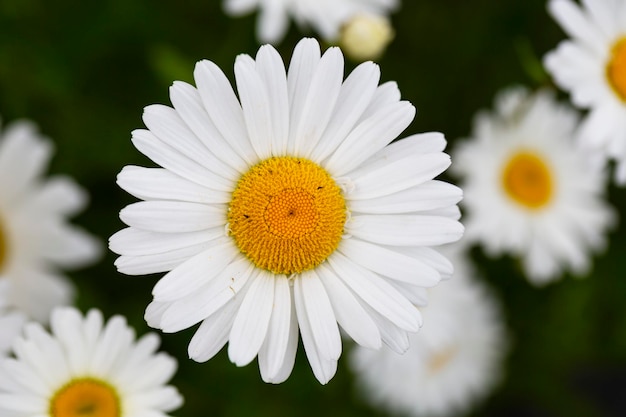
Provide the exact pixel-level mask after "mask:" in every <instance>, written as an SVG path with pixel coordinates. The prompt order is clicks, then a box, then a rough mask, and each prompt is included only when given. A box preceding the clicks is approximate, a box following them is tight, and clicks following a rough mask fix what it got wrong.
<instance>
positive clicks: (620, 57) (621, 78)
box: [606, 36, 626, 102]
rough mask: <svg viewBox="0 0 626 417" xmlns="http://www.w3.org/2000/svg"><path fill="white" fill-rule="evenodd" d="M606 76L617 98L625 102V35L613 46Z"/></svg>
mask: <svg viewBox="0 0 626 417" xmlns="http://www.w3.org/2000/svg"><path fill="white" fill-rule="evenodd" d="M606 77H607V78H608V80H609V84H610V85H611V87H612V88H613V90H614V91H615V92H616V93H617V95H618V96H619V98H620V99H622V101H625V102H626V36H624V37H622V38H621V39H619V40H618V41H617V42H616V43H615V45H614V46H613V49H612V53H611V59H610V61H609V63H608V65H607V66H606Z"/></svg>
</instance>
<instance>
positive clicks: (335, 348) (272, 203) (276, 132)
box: [110, 39, 463, 383]
mask: <svg viewBox="0 0 626 417" xmlns="http://www.w3.org/2000/svg"><path fill="white" fill-rule="evenodd" d="M379 77H380V70H379V68H378V66H377V65H375V64H373V63H371V62H368V63H364V64H362V65H360V66H358V67H357V68H356V69H355V70H354V71H353V72H352V73H351V74H350V75H349V76H348V77H347V78H346V80H345V81H344V80H343V57H342V54H341V52H340V50H339V49H338V48H330V49H329V50H328V51H326V53H324V55H323V56H322V55H321V54H320V49H319V45H318V43H317V41H315V40H312V39H304V40H302V41H301V42H300V43H299V44H298V45H297V47H296V48H295V51H294V53H293V57H292V59H291V63H290V65H289V69H288V71H286V70H285V68H284V66H283V63H282V60H281V59H280V56H279V55H278V53H277V52H276V51H275V50H274V49H273V48H272V47H271V46H263V47H261V48H260V49H259V52H258V54H257V56H256V60H254V59H252V58H251V57H250V56H247V55H240V56H239V57H238V58H237V60H236V62H235V78H236V81H237V89H238V93H239V97H240V99H237V97H236V96H235V93H234V91H233V90H232V88H231V86H230V83H229V82H228V80H227V78H226V76H225V75H224V74H223V73H222V71H221V70H220V69H219V68H218V67H217V66H216V65H215V64H213V63H212V62H210V61H201V62H199V63H198V64H197V65H196V69H195V72H194V78H195V81H196V84H197V88H194V87H193V86H191V85H189V84H186V83H181V82H176V83H174V85H173V86H172V88H171V90H170V98H171V100H172V103H173V106H174V108H170V107H166V106H160V105H154V106H149V107H147V108H146V109H145V112H144V116H143V119H144V122H145V124H146V126H147V127H148V130H136V131H134V132H133V144H134V145H135V146H136V147H137V149H139V150H140V151H141V152H142V153H144V154H145V155H146V156H148V157H149V158H150V159H152V160H153V161H155V162H156V163H157V164H159V165H161V166H162V167H163V168H141V167H136V166H128V167H125V168H124V169H123V170H122V172H121V173H120V174H119V176H118V184H119V185H120V186H121V187H122V188H124V189H125V190H126V191H128V192H130V193H131V194H133V195H134V196H136V197H138V198H141V199H143V200H146V201H143V202H138V203H134V204H131V205H129V206H128V207H126V208H124V209H123V210H122V211H121V213H120V218H121V219H122V221H123V222H124V223H126V224H127V225H128V226H130V227H128V228H126V229H124V230H122V231H120V232H118V233H117V234H115V235H114V236H112V237H111V239H110V248H111V249H112V250H113V251H114V252H116V253H118V254H120V255H122V256H120V257H119V258H118V260H117V261H116V265H117V267H118V269H119V271H121V272H123V273H126V274H133V275H134V274H148V273H155V272H165V271H170V272H169V273H167V274H166V275H165V276H164V277H163V278H161V279H160V280H159V282H158V283H157V284H156V286H155V287H154V289H153V292H152V294H153V296H154V300H153V302H152V303H151V304H150V305H149V306H148V308H147V310H146V315H145V317H146V320H147V321H148V323H149V324H150V326H153V327H156V328H160V329H162V330H163V331H165V332H177V331H180V330H183V329H186V328H188V327H191V326H193V325H195V324H196V323H199V322H202V324H201V325H200V327H199V328H198V330H197V331H196V333H195V335H194V337H193V339H192V340H191V343H190V345H189V356H190V357H191V358H193V359H195V360H197V361H206V360H208V359H210V358H211V357H212V356H214V355H215V354H216V353H217V352H218V351H219V350H220V349H221V348H222V347H223V346H224V345H225V344H226V342H228V355H229V357H230V360H231V361H232V362H233V363H235V364H236V365H238V366H243V365H246V364H248V363H250V362H251V361H252V360H254V358H255V357H256V356H257V355H258V358H259V367H260V371H261V376H262V377H263V379H264V380H265V381H267V382H274V383H278V382H282V381H284V380H285V379H286V378H287V377H288V376H289V374H290V373H291V370H292V367H293V364H294V360H295V354H296V349H297V345H298V343H297V342H298V333H300V334H301V336H302V341H303V344H304V348H305V351H306V354H307V357H308V359H309V363H310V364H311V367H312V369H313V372H314V374H315V376H316V377H317V379H318V380H319V381H320V382H322V383H326V382H328V381H329V380H330V379H331V378H332V376H333V375H334V374H335V371H336V367H337V360H338V358H339V356H340V355H341V350H342V344H341V339H340V335H339V326H341V327H342V328H343V329H344V330H345V332H346V333H347V334H348V335H349V336H350V337H351V338H353V339H354V340H355V341H356V342H357V343H359V344H362V345H365V346H368V347H372V348H378V347H380V345H381V342H384V343H386V344H388V345H390V346H391V347H392V348H393V349H394V350H396V351H403V350H405V349H406V348H408V333H407V332H415V331H417V330H418V329H419V327H420V325H421V316H420V314H419V311H418V310H417V309H416V308H415V307H414V306H413V304H412V303H411V301H412V300H422V299H423V298H422V297H423V291H424V288H426V287H431V286H433V285H436V284H437V283H438V282H439V280H440V279H441V276H442V275H443V276H446V275H449V274H451V272H452V265H451V264H450V263H449V262H448V261H447V260H446V259H445V258H444V257H443V256H441V255H440V254H439V253H438V252H436V251H435V250H433V249H431V246H433V245H439V244H443V243H447V242H452V241H456V240H458V239H459V238H460V236H461V234H462V231H463V227H462V226H461V224H460V223H459V222H458V217H459V211H458V208H457V206H456V203H457V202H458V201H459V200H460V199H461V191H460V189H458V188H457V187H455V186H453V185H451V184H448V183H444V182H441V181H436V180H433V177H435V176H437V175H438V174H440V173H441V172H443V171H444V170H445V169H446V168H447V167H448V166H449V164H450V159H449V157H448V156H447V155H446V154H444V153H443V152H442V151H443V149H444V147H445V144H446V142H445V139H444V137H443V135H441V134H439V133H426V134H420V135H414V136H410V137H408V138H405V139H403V140H401V141H398V142H396V143H394V144H391V145H389V146H387V145H388V144H389V143H390V142H391V141H393V140H394V139H395V138H396V137H397V136H398V135H399V134H400V133H401V132H402V131H404V129H405V128H406V127H407V126H408V125H409V123H410V122H411V121H412V120H413V117H414V114H415V109H414V108H413V106H412V105H411V104H410V103H408V102H406V101H401V100H400V93H399V91H398V89H397V87H396V85H395V83H393V82H389V83H385V84H382V85H380V86H379V85H378V81H379Z"/></svg>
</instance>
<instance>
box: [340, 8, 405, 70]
mask: <svg viewBox="0 0 626 417" xmlns="http://www.w3.org/2000/svg"><path fill="white" fill-rule="evenodd" d="M393 37H394V32H393V28H392V27H391V22H390V21H389V19H388V18H386V17H384V16H380V15H371V14H358V15H355V16H354V17H352V18H351V19H350V20H348V21H347V22H346V23H345V24H344V25H343V26H342V27H341V33H340V37H339V44H340V45H341V48H342V49H343V51H344V52H345V53H346V55H348V57H350V58H352V59H353V60H355V61H367V60H374V59H377V58H379V57H380V56H381V55H382V54H383V52H384V51H385V48H386V47H387V45H388V44H389V42H391V40H392V39H393Z"/></svg>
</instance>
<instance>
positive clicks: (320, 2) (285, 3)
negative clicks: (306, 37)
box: [224, 0, 399, 43]
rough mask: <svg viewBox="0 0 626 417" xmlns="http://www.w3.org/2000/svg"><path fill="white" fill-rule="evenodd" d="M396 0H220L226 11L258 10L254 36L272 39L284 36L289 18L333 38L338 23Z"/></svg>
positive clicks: (388, 7) (379, 11)
mask: <svg viewBox="0 0 626 417" xmlns="http://www.w3.org/2000/svg"><path fill="white" fill-rule="evenodd" d="M398 3H399V2H398V0H224V10H225V11H226V13H228V14H230V15H235V16H236V15H241V14H246V13H250V12H251V11H252V10H254V9H255V8H256V9H258V10H259V14H258V18H257V26H256V29H257V38H258V39H259V41H261V42H262V43H266V42H268V43H276V42H280V40H281V39H282V38H283V37H284V36H285V33H286V32H287V28H288V26H289V18H292V19H293V20H294V21H295V22H296V23H297V24H298V25H299V26H301V27H311V28H313V30H315V31H316V32H317V33H319V34H320V35H321V37H322V38H324V39H326V40H329V41H335V40H337V38H338V35H339V30H340V29H341V27H342V25H344V24H345V23H346V22H348V21H349V20H350V19H351V18H353V17H355V16H357V15H359V14H371V15H379V16H384V15H386V14H388V13H389V12H390V11H392V10H394V9H395V8H396V7H397V6H398Z"/></svg>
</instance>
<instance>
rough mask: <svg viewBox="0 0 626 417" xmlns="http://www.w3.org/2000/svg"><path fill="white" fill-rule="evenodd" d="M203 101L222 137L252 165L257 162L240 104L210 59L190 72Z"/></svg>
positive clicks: (228, 83)
mask: <svg viewBox="0 0 626 417" xmlns="http://www.w3.org/2000/svg"><path fill="white" fill-rule="evenodd" d="M193 76H194V79H195V80H196V85H197V86H198V91H199V92H200V97H201V98H202V103H203V104H204V108H205V109H206V111H207V113H208V114H209V116H210V117H211V120H212V121H213V124H214V125H215V127H216V128H217V130H218V131H219V132H220V134H221V135H222V137H223V138H224V139H225V140H226V142H227V143H229V144H230V146H232V147H233V149H234V150H235V151H236V152H237V153H238V154H239V156H240V157H241V158H242V159H243V160H244V161H245V162H246V163H247V164H248V166H252V165H254V164H255V163H257V162H258V157H257V156H256V154H255V152H254V150H253V148H252V146H251V144H250V139H249V138H248V134H247V132H246V124H245V121H244V118H243V111H242V110H241V105H240V104H239V101H238V100H237V96H235V92H234V91H233V88H232V87H231V85H230V82H229V81H228V79H227V78H226V76H225V75H224V73H223V72H222V70H221V69H220V68H219V67H218V66H217V65H215V64H214V63H213V62H211V61H206V60H205V61H200V62H198V63H197V64H196V68H195V70H194V72H193Z"/></svg>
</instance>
